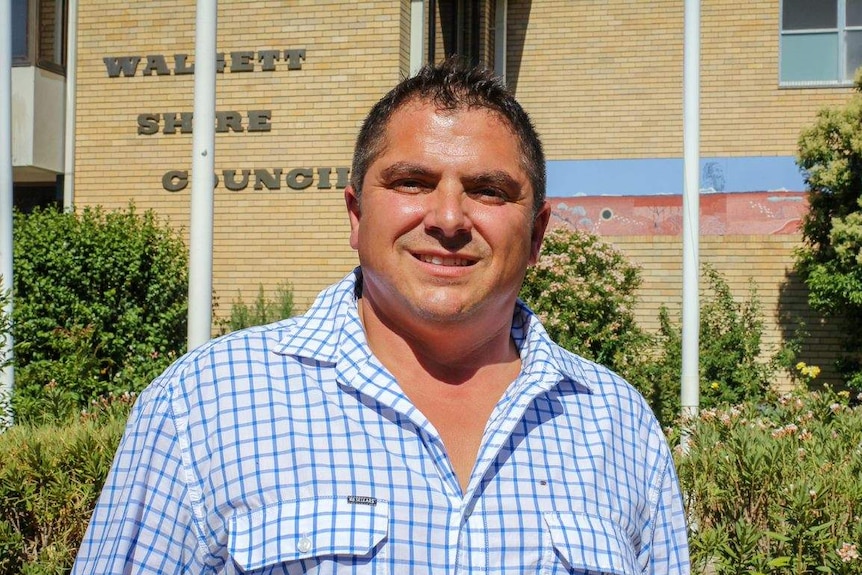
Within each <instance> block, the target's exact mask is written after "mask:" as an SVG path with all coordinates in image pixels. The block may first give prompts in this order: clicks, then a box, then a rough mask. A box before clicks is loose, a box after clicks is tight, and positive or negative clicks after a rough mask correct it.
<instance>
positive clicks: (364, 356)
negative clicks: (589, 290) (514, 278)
mask: <svg viewBox="0 0 862 575" xmlns="http://www.w3.org/2000/svg"><path fill="white" fill-rule="evenodd" d="M361 290H362V270H361V268H359V267H357V268H356V269H354V270H353V271H352V272H351V273H350V274H348V275H347V277H345V278H344V279H343V280H341V281H340V282H338V283H336V284H333V285H332V286H330V287H328V288H327V289H325V290H324V291H322V292H321V293H320V294H319V295H318V296H317V299H315V301H314V303H313V304H312V306H311V307H310V308H309V310H308V312H306V313H305V314H304V315H302V316H298V317H295V318H292V319H291V320H290V321H288V322H285V323H284V324H283V329H282V330H279V340H278V343H277V344H276V345H275V346H274V351H275V353H278V354H281V355H293V356H298V357H307V358H310V359H314V360H316V361H322V362H327V363H333V364H334V363H337V362H338V360H339V359H340V358H341V357H344V356H349V357H351V358H352V360H353V362H354V363H365V362H367V360H368V359H370V357H371V350H370V349H369V348H368V344H367V342H366V340H365V332H364V330H363V328H362V322H361V321H360V319H359V313H358V307H357V300H358V297H359V294H361ZM512 337H513V339H514V340H515V345H516V346H517V348H518V350H519V353H520V354H521V360H522V367H521V376H520V377H519V378H518V379H519V381H521V382H523V384H524V385H526V384H528V383H533V384H534V383H536V382H544V383H545V385H546V386H547V387H548V388H550V387H553V386H554V385H557V384H562V383H563V382H565V381H568V382H569V383H570V384H574V385H575V386H576V387H578V388H580V389H581V391H586V392H588V393H592V392H593V391H595V389H594V388H595V384H594V383H593V381H592V378H590V377H588V376H587V373H586V372H585V369H584V368H585V363H586V362H585V360H584V359H582V358H580V357H578V356H577V355H574V354H572V353H570V352H568V351H566V350H564V349H562V348H561V347H560V346H558V345H556V344H554V343H553V342H552V341H551V338H550V336H549V335H548V333H547V332H546V331H545V328H544V327H543V326H542V324H541V323H540V322H539V318H538V317H537V316H536V315H535V314H534V313H533V312H532V311H531V310H530V309H529V308H528V307H527V305H526V304H524V303H523V302H522V301H520V300H518V302H517V303H516V305H515V311H514V316H513V321H512ZM543 387H544V385H543Z"/></svg>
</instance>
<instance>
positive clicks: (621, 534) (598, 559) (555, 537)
mask: <svg viewBox="0 0 862 575" xmlns="http://www.w3.org/2000/svg"><path fill="white" fill-rule="evenodd" d="M544 518H545V524H546V525H547V526H548V530H549V531H550V533H551V543H552V544H553V546H554V550H555V552H556V556H557V558H558V559H561V562H562V563H563V564H564V565H565V567H566V570H565V571H562V572H564V573H590V574H593V573H609V574H612V575H636V574H637V573H639V572H640V570H639V569H638V568H637V565H638V562H637V556H636V555H635V552H634V549H633V548H632V545H631V543H630V541H629V538H628V536H626V534H625V531H623V530H622V528H620V527H619V525H617V524H616V523H615V522H614V521H612V520H610V519H607V518H604V517H599V516H598V515H590V514H587V513H554V512H548V513H544ZM548 572H549V573H556V572H557V571H555V570H551V571H548Z"/></svg>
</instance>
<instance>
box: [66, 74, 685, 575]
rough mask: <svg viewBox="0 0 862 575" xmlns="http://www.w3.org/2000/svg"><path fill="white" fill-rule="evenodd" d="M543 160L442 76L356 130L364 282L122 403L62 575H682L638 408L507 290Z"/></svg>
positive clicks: (674, 514)
mask: <svg viewBox="0 0 862 575" xmlns="http://www.w3.org/2000/svg"><path fill="white" fill-rule="evenodd" d="M544 170H545V164H544V155H543V152H542V147H541V143H540V141H539V138H538V136H537V134H536V133H535V130H534V129H533V126H532V124H531V123H530V120H529V118H528V116H527V114H526V113H525V112H524V111H523V109H522V108H521V107H520V105H519V104H518V103H517V102H516V101H515V100H514V98H513V97H512V95H511V94H510V93H509V92H508V91H507V90H506V89H505V87H504V86H503V85H502V83H501V82H500V81H499V80H498V79H496V78H494V77H493V76H491V75H490V74H489V73H488V72H486V71H484V70H480V69H468V68H462V67H460V66H459V65H458V64H457V63H456V62H454V61H450V62H446V63H444V64H442V65H441V66H439V67H427V68H425V69H423V70H422V71H421V72H420V73H419V74H418V75H417V76H415V77H413V78H410V79H407V80H405V81H403V82H402V83H401V84H399V85H398V86H396V87H395V88H394V89H393V90H392V91H391V92H390V93H389V94H387V95H386V96H385V97H384V98H383V99H382V100H381V101H380V102H378V103H377V104H376V105H375V106H374V107H373V108H372V110H371V112H370V113H369V115H368V117H367V118H366V121H365V123H364V124H363V127H362V129H361V131H360V134H359V137H358V138H357V143H356V151H355V154H354V162H353V171H352V182H351V185H350V186H349V187H348V188H347V189H346V190H345V200H346V203H347V211H348V215H349V218H350V225H351V233H350V244H351V246H352V247H353V248H355V249H356V250H357V251H358V254H359V261H360V267H359V268H357V269H356V270H355V271H354V272H352V273H351V274H350V275H349V276H348V277H347V278H345V279H344V280H343V281H341V282H339V283H338V284H335V285H334V286H331V287H330V288H328V289H327V290H325V291H324V292H322V293H321V294H320V296H319V297H318V299H317V301H316V302H315V303H314V305H313V306H312V307H311V309H310V310H309V311H308V312H307V313H306V314H305V315H303V316H301V317H298V318H293V319H289V320H284V321H282V322H278V323H276V324H272V325H268V326H261V327H257V328H252V329H249V330H244V331H240V332H235V333H233V334H230V335H228V336H225V337H223V338H220V339H218V340H215V341H213V342H211V343H209V344H207V345H205V346H203V347H201V348H199V349H198V350H195V351H193V352H191V353H190V354H188V355H187V356H186V357H184V358H183V359H181V360H180V361H179V362H177V363H176V364H175V365H173V366H172V367H171V368H169V369H168V370H167V371H166V372H165V373H164V374H163V375H162V376H160V377H159V378H158V379H156V380H155V381H154V382H153V384H152V385H151V386H150V387H149V388H148V389H147V390H146V391H145V392H144V393H143V394H142V395H141V397H140V399H139V401H138V404H137V405H136V406H135V409H134V411H133V413H132V416H131V418H130V421H129V425H128V428H127V431H126V435H125V436H124V439H123V442H122V444H121V446H120V449H119V451H118V453H117V457H116V459H115V462H114V466H113V468H112V471H111V474H110V476H109V478H108V480H107V482H106V484H105V488H104V491H103V494H102V497H101V499H100V501H99V504H98V506H97V508H96V510H95V512H94V514H93V519H92V521H91V524H90V528H89V530H88V532H87V535H86V537H85V540H84V544H83V545H82V547H81V550H80V553H79V556H78V562H77V563H76V566H75V571H74V572H75V573H82V574H83V573H120V572H128V573H240V572H255V573H327V574H334V573H374V574H378V573H423V574H424V573H447V574H448V573H465V574H467V573H489V574H518V575H521V574H525V573H536V574H539V573H542V574H554V573H614V574H619V575H622V574H630V573H652V574H666V573H686V572H687V571H688V552H687V543H686V527H685V517H684V511H683V507H682V503H681V499H680V494H679V488H678V486H677V482H676V475H675V471H674V467H673V461H672V459H671V456H670V453H669V451H668V448H667V445H666V443H665V441H664V438H663V435H662V432H661V429H660V427H659V426H658V424H657V423H656V421H655V418H654V417H653V416H652V413H651V412H650V410H649V408H648V406H647V405H646V404H645V402H644V401H643V399H642V398H641V397H640V396H639V395H638V394H637V392H636V391H634V390H633V389H632V388H631V387H630V386H629V385H628V384H626V383H625V382H624V381H622V380H621V379H620V378H619V377H618V376H616V375H615V374H613V373H611V372H610V371H608V370H607V369H605V368H603V367H601V366H599V365H596V364H594V363H591V362H588V361H585V360H584V359H582V358H579V357H577V356H575V355H573V354H571V353H569V352H567V351H565V350H563V349H561V348H560V347H558V346H557V345H555V344H554V343H553V342H552V341H550V339H549V338H548V336H547V333H546V332H545V331H544V329H543V328H542V326H541V325H540V324H539V322H538V320H537V318H536V317H535V316H534V315H533V314H532V313H531V312H530V311H529V309H527V308H526V307H525V306H524V305H523V304H522V303H521V302H519V301H518V300H517V294H518V291H519V289H520V287H521V283H522V281H523V279H524V274H525V270H526V268H527V266H529V265H530V264H532V263H534V262H535V261H536V259H537V258H538V256H539V249H540V247H541V243H542V237H543V235H544V232H545V229H546V227H547V225H548V220H549V217H550V208H549V206H548V204H547V202H546V201H545V197H544V196H545V171H544Z"/></svg>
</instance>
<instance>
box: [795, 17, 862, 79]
mask: <svg viewBox="0 0 862 575" xmlns="http://www.w3.org/2000/svg"><path fill="white" fill-rule="evenodd" d="M785 1H786V0H781V3H780V5H779V14H778V16H779V18H778V85H779V87H781V88H835V87H849V86H852V85H853V78H852V77H850V78H847V77H846V76H847V53H848V50H847V33H848V32H862V25H858V26H848V25H847V0H830V1H832V2H835V3H836V22H835V28H806V29H795V30H785V29H784V4H785ZM823 1H826V0H823ZM818 34H823V35H825V34H830V35H832V34H834V35H835V37H836V38H837V54H836V55H835V58H836V62H835V64H836V65H837V74H836V78H835V79H834V80H784V79H783V78H782V71H783V68H784V58H785V49H784V39H785V38H787V37H791V36H814V35H818Z"/></svg>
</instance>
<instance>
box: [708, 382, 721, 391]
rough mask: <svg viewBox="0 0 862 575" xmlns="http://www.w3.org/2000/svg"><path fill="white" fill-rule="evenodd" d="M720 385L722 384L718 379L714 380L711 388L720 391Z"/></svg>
mask: <svg viewBox="0 0 862 575" xmlns="http://www.w3.org/2000/svg"><path fill="white" fill-rule="evenodd" d="M719 387H721V385H720V384H719V383H718V382H717V381H713V382H712V384H711V385H710V386H709V388H710V389H711V390H713V391H718V388H719Z"/></svg>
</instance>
